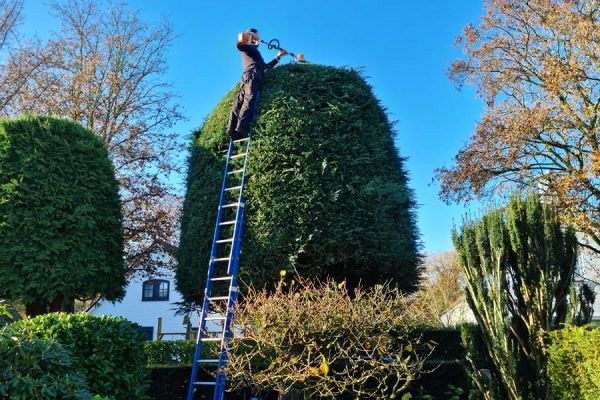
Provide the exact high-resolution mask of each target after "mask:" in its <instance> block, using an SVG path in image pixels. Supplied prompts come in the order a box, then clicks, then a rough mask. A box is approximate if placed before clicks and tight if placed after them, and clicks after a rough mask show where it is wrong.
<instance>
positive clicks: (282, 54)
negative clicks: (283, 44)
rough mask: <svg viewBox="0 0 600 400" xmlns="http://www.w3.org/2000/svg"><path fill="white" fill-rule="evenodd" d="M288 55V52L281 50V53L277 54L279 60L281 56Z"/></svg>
mask: <svg viewBox="0 0 600 400" xmlns="http://www.w3.org/2000/svg"><path fill="white" fill-rule="evenodd" d="M287 53H288V52H287V50H285V49H281V50H279V53H277V58H281V56H285V55H286V54H287Z"/></svg>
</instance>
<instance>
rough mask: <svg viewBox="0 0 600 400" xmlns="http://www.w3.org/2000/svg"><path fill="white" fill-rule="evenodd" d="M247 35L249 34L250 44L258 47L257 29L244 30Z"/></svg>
mask: <svg viewBox="0 0 600 400" xmlns="http://www.w3.org/2000/svg"><path fill="white" fill-rule="evenodd" d="M246 32H247V33H249V34H250V36H251V40H250V41H251V42H252V44H253V45H255V46H258V45H259V44H260V36H259V35H258V29H255V28H248V30H246Z"/></svg>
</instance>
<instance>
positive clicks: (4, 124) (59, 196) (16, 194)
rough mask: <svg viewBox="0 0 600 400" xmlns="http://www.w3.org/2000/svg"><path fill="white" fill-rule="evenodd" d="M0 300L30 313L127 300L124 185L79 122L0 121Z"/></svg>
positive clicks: (96, 140)
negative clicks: (85, 301) (82, 301)
mask: <svg viewBox="0 0 600 400" xmlns="http://www.w3.org/2000/svg"><path fill="white" fill-rule="evenodd" d="M0 282H2V285H1V286H0V298H6V299H9V300H19V301H20V302H21V303H23V304H25V305H26V308H27V313H28V314H29V315H37V314H41V313H44V312H48V311H60V310H65V308H66V307H69V305H70V304H72V301H73V299H75V298H90V297H95V296H97V295H99V294H100V295H102V296H103V297H104V298H106V299H110V300H116V299H118V298H120V297H121V296H123V294H124V290H123V287H124V285H125V283H126V280H125V265H124V261H123V227H122V216H121V202H120V198H119V188H118V182H117V180H116V179H115V175H114V171H113V166H112V163H111V161H110V160H109V158H108V151H107V149H106V147H105V146H104V144H103V142H102V141H101V140H100V139H99V138H98V137H97V136H96V135H94V133H92V132H91V131H90V130H87V129H84V128H83V127H82V126H80V125H78V124H75V123H73V122H70V121H67V120H64V119H58V118H52V117H36V116H24V117H21V118H17V119H2V120H0Z"/></svg>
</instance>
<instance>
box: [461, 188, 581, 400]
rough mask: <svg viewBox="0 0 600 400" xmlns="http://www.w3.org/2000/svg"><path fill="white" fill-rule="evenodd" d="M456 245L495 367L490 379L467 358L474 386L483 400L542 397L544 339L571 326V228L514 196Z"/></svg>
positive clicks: (467, 229) (467, 228) (464, 230)
mask: <svg viewBox="0 0 600 400" xmlns="http://www.w3.org/2000/svg"><path fill="white" fill-rule="evenodd" d="M453 239H454V245H455V247H456V249H457V251H458V253H459V261H460V264H461V265H462V268H463V271H464V281H465V291H466V296H467V301H468V303H469V305H470V307H471V309H472V311H473V313H474V315H475V318H476V320H477V323H478V325H479V327H480V328H481V332H482V335H483V337H482V339H483V343H485V345H484V348H483V351H482V353H483V354H480V355H481V356H483V359H486V360H487V361H488V362H489V363H490V365H491V366H492V375H493V376H492V379H489V376H487V377H486V376H485V375H484V374H483V373H482V368H483V366H482V365H479V364H477V363H476V362H473V360H474V359H475V358H474V357H473V355H472V356H471V361H472V367H473V375H472V376H473V377H474V381H475V383H476V384H477V386H478V387H479V389H480V390H481V391H482V393H483V395H484V397H485V398H486V399H510V400H526V399H527V400H530V399H531V400H533V399H547V398H548V389H549V386H548V385H549V381H548V378H547V376H546V373H547V368H546V365H547V356H546V349H545V343H544V333H545V332H547V331H550V330H553V329H556V328H558V327H560V325H561V324H563V323H565V322H567V321H571V320H572V318H573V317H574V315H575V306H576V302H577V299H576V298H575V291H574V273H575V265H576V259H577V243H576V239H575V233H574V231H573V229H572V228H571V227H563V226H561V224H560V223H559V217H558V215H557V213H556V212H555V211H554V210H553V209H552V208H551V207H550V206H548V205H546V204H543V203H542V202H540V200H539V198H538V197H537V196H535V195H529V196H528V197H527V198H526V199H522V198H521V197H517V196H515V197H512V198H511V199H510V201H509V203H508V205H507V206H506V208H505V209H495V210H493V211H491V212H489V213H487V214H486V215H484V216H483V218H481V219H480V220H478V221H473V220H469V221H466V222H465V223H464V225H463V226H462V227H461V229H460V231H455V232H454V235H453ZM470 340H471V339H470ZM487 367H488V366H486V368H487Z"/></svg>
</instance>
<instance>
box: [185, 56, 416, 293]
mask: <svg viewBox="0 0 600 400" xmlns="http://www.w3.org/2000/svg"><path fill="white" fill-rule="evenodd" d="M236 93H237V88H235V89H234V90H232V91H231V92H230V93H229V94H227V95H226V96H225V97H224V98H223V99H222V100H221V102H220V103H219V104H218V105H217V106H216V108H215V109H214V110H213V112H212V113H211V114H210V115H209V116H208V118H207V119H206V121H205V122H204V124H203V126H202V128H201V129H200V130H199V131H197V132H195V133H194V135H193V140H192V145H191V157H190V161H189V170H188V178H187V193H186V197H185V202H184V207H183V216H182V220H181V225H182V233H181V241H180V247H179V253H178V269H177V287H178V289H179V290H180V291H181V292H182V293H183V294H184V296H185V298H186V300H187V301H192V302H197V301H199V300H200V298H201V288H202V287H203V286H204V279H205V276H206V269H207V265H208V258H209V249H210V245H211V241H212V234H213V229H214V223H215V218H216V211H217V204H218V195H219V190H220V184H221V179H222V173H223V167H224V157H225V156H224V155H222V154H220V153H219V152H218V149H219V148H220V147H222V146H224V145H225V143H227V140H228V138H227V137H226V134H225V131H226V129H225V127H226V123H227V119H228V116H229V112H230V107H231V101H232V99H233V96H234V95H235V94H236ZM393 136H394V132H393V128H392V124H391V123H390V122H389V120H388V118H387V116H386V114H385V111H384V109H383V108H382V106H381V105H380V104H379V102H378V101H377V99H376V98H375V97H374V95H373V93H372V90H371V88H370V87H369V86H368V84H367V83H366V82H365V80H364V79H363V78H362V77H361V76H360V74H359V73H358V72H356V71H354V70H349V69H344V68H333V67H325V66H319V65H301V64H290V65H285V66H281V67H278V68H275V69H273V70H268V71H267V75H266V82H265V84H264V87H263V89H262V92H261V98H260V105H259V108H258V112H257V122H256V124H255V126H254V129H253V136H252V140H253V141H252V146H251V155H250V159H249V161H248V163H249V164H248V172H247V173H248V177H249V181H248V185H247V188H246V189H245V197H246V204H247V212H246V221H245V227H244V239H243V248H242V255H241V267H240V276H241V278H242V279H243V280H244V281H245V282H252V283H253V284H254V285H255V286H262V285H264V284H268V283H269V282H271V281H273V280H276V279H277V278H278V276H279V274H278V271H279V270H280V269H283V268H287V269H290V270H292V269H295V270H296V271H298V273H300V274H301V275H303V276H313V277H319V278H320V277H324V276H332V277H334V278H336V279H347V280H348V283H349V284H350V285H352V284H357V283H358V282H359V281H361V282H362V284H363V285H370V284H374V283H378V282H382V281H385V280H392V281H395V282H397V283H398V285H399V287H400V288H402V289H405V290H411V289H412V288H414V286H415V284H416V283H417V280H418V263H419V257H420V256H419V253H418V249H419V244H418V233H417V230H416V227H415V216H414V209H415V202H414V199H413V194H412V191H411V190H410V189H409V188H408V186H407V175H406V172H405V171H404V165H403V161H404V160H403V158H402V157H400V156H399V155H398V152H397V150H396V149H395V147H394V143H393Z"/></svg>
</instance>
